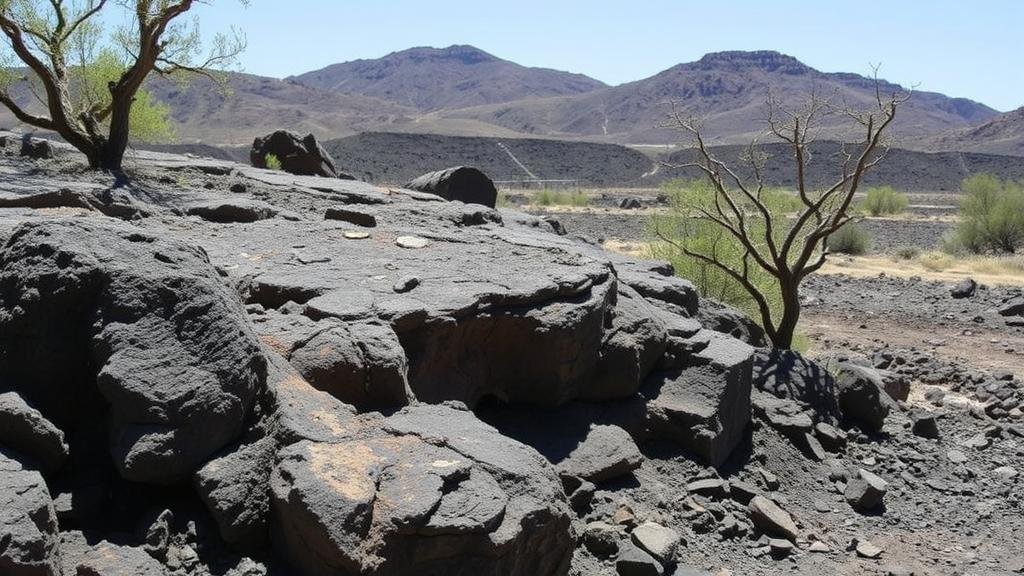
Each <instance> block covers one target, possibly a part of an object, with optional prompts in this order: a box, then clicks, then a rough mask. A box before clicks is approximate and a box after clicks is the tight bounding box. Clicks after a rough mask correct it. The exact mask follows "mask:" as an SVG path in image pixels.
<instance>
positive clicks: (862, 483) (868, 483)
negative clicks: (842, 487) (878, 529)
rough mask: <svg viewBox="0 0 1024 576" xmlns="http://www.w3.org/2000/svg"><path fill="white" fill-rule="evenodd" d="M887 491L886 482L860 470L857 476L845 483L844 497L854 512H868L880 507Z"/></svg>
mask: <svg viewBox="0 0 1024 576" xmlns="http://www.w3.org/2000/svg"><path fill="white" fill-rule="evenodd" d="M888 490H889V483H888V482H886V481H885V480H882V479H881V478H879V477H878V476H877V475H875V474H873V473H871V472H868V471H867V470H864V469H860V470H858V471H857V475H856V476H855V477H853V478H851V479H850V481H849V482H847V483H846V492H845V493H844V497H845V498H846V502H847V503H848V504H849V505H850V507H851V508H853V509H854V510H856V511H858V512H868V511H871V510H875V509H878V508H879V507H881V506H882V502H883V499H884V498H885V494H886V492H887V491H888Z"/></svg>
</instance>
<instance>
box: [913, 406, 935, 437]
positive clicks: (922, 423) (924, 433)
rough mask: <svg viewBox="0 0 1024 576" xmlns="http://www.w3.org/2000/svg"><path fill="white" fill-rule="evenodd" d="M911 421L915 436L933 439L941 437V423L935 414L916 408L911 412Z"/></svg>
mask: <svg viewBox="0 0 1024 576" xmlns="http://www.w3.org/2000/svg"><path fill="white" fill-rule="evenodd" d="M910 422H911V426H910V431H911V432H913V433H914V435H915V436H920V437H922V438H931V439H937V438H938V437H939V424H938V420H937V419H936V417H935V414H932V413H931V412H927V411H924V410H914V411H913V412H911V413H910Z"/></svg>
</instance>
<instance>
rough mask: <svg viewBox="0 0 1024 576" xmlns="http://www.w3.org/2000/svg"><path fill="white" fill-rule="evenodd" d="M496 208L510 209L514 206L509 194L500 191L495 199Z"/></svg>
mask: <svg viewBox="0 0 1024 576" xmlns="http://www.w3.org/2000/svg"><path fill="white" fill-rule="evenodd" d="M494 206H495V207H496V208H508V207H510V206H512V201H511V200H509V198H508V192H505V191H504V190H498V197H497V198H495V199H494Z"/></svg>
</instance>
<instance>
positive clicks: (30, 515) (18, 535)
mask: <svg viewBox="0 0 1024 576" xmlns="http://www.w3.org/2000/svg"><path fill="white" fill-rule="evenodd" d="M0 574H4V576H60V575H61V561H60V535H59V533H58V529H57V515H56V513H55V512H54V509H53V502H52V501H51V500H50V492H49V490H48V489H47V488H46V482H45V481H44V480H43V477H42V476H41V475H40V474H39V473H38V472H35V471H31V470H25V469H24V468H23V467H22V465H21V464H20V463H19V462H17V461H16V460H12V459H11V458H8V457H7V456H6V455H5V454H3V453H2V452H0Z"/></svg>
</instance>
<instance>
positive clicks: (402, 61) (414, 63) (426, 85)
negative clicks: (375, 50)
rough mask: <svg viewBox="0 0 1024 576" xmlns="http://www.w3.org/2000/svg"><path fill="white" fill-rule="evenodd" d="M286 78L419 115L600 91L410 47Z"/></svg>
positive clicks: (577, 78) (579, 82)
mask: <svg viewBox="0 0 1024 576" xmlns="http://www.w3.org/2000/svg"><path fill="white" fill-rule="evenodd" d="M291 79H293V80H296V81H297V82H300V83H302V84H305V85H306V86H311V87H314V88H320V89H322V90H332V91H335V92H340V93H344V94H359V95H363V96H370V97H373V98H379V99H381V100H387V101H389V102H395V103H397V104H401V105H403V106H409V107H412V108H416V109H418V110H422V111H433V110H440V109H448V110H450V109H454V108H466V107H469V106H478V105H484V104H495V103H500V102H511V101H514V100H524V99H532V98H545V97H551V96H564V95H570V94H580V93H584V92H589V91H591V90H595V89H598V88H604V87H605V84H603V83H602V82H600V81H598V80H594V79H593V78H588V77H587V76H584V75H582V74H571V73H569V72H562V71H559V70H550V69H547V68H528V67H526V66H521V65H519V64H516V63H514V62H509V61H507V60H502V59H500V58H497V57H495V56H492V55H491V54H488V53H487V52H484V51H483V50H480V49H478V48H474V47H472V46H449V47H448V48H411V49H409V50H403V51H401V52H394V53H392V54H388V55H387V56H384V57H383V58H376V59H372V60H355V61H353V62H345V63H341V64H334V65H332V66H328V67H326V68H323V69H321V70H316V71H313V72H307V73H306V74H301V75H299V76H294V77H292V78H291Z"/></svg>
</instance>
